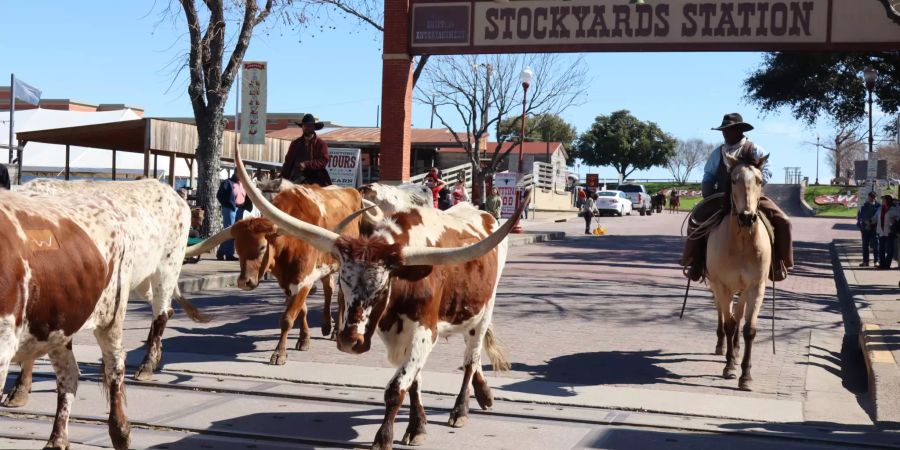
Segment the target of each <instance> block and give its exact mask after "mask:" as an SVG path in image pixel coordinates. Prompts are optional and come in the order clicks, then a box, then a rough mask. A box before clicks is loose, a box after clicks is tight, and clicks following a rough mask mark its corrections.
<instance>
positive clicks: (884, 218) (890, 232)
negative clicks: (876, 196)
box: [875, 195, 900, 270]
mask: <svg viewBox="0 0 900 450" xmlns="http://www.w3.org/2000/svg"><path fill="white" fill-rule="evenodd" d="M875 220H876V227H875V231H876V233H877V234H878V260H877V262H878V268H879V269H882V270H884V269H890V268H891V261H892V260H893V259H894V245H895V243H896V240H897V235H896V228H895V226H894V225H895V224H896V223H897V220H900V208H897V207H896V206H894V198H893V197H891V196H890V195H885V196H883V197H881V208H879V209H878V213H877V214H875Z"/></svg>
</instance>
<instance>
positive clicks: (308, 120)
mask: <svg viewBox="0 0 900 450" xmlns="http://www.w3.org/2000/svg"><path fill="white" fill-rule="evenodd" d="M294 123H295V124H297V126H300V127H302V126H303V125H315V126H316V129H317V130H321V129H322V128H324V127H325V124H324V123H322V122H316V118H315V117H313V115H312V114H304V115H303V119H301V120H300V121H299V122H294Z"/></svg>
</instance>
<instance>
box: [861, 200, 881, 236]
mask: <svg viewBox="0 0 900 450" xmlns="http://www.w3.org/2000/svg"><path fill="white" fill-rule="evenodd" d="M880 207H881V205H879V204H878V203H869V202H865V203H863V204H862V206H860V207H859V211H857V212H856V227H857V228H859V229H860V230H862V231H874V230H875V225H876V224H875V216H876V215H877V214H878V209H879V208H880Z"/></svg>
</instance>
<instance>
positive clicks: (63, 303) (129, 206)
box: [0, 180, 190, 449]
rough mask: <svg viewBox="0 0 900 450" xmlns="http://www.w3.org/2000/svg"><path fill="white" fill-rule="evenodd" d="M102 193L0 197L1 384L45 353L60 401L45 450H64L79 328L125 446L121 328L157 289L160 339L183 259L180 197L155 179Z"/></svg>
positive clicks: (119, 443)
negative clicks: (99, 363)
mask: <svg viewBox="0 0 900 450" xmlns="http://www.w3.org/2000/svg"><path fill="white" fill-rule="evenodd" d="M72 183H73V185H75V186H83V187H85V190H88V189H89V187H90V186H97V185H99V184H100V183H98V184H97V185H90V184H89V183H85V182H72ZM102 187H103V189H96V190H91V191H90V192H88V195H85V194H84V193H78V191H77V190H73V192H68V193H65V194H60V195H55V196H52V197H37V196H26V195H21V194H18V193H13V192H0V248H2V249H3V251H2V252H0V267H2V268H3V270H2V271H0V380H5V379H6V375H7V372H8V370H9V365H10V363H11V362H18V361H28V360H33V359H34V358H36V357H38V356H40V355H42V354H45V353H49V355H50V361H51V363H52V364H53V368H54V371H55V372H56V375H57V398H58V400H57V409H56V419H55V421H54V424H53V432H52V433H51V435H50V439H49V441H48V442H47V447H53V448H68V419H69V414H70V412H71V410H72V404H73V402H74V400H75V391H76V389H77V386H78V366H77V363H76V362H75V357H74V355H73V354H72V336H73V335H74V334H75V333H76V332H77V331H79V330H82V329H93V330H94V336H95V338H96V339H97V343H98V344H99V346H100V349H101V351H102V355H103V380H104V384H105V388H106V389H107V392H108V393H109V402H110V407H109V422H108V423H109V432H110V437H111V439H112V443H113V446H114V447H115V448H117V449H124V448H127V447H128V443H129V440H130V426H129V423H128V419H127V417H126V416H125V391H124V387H125V386H124V382H125V352H124V351H123V349H122V325H123V320H124V318H125V310H126V307H127V304H128V297H129V292H130V291H131V290H132V289H135V288H137V287H139V286H146V283H148V282H149V283H150V285H151V286H152V292H153V300H152V302H151V303H152V305H153V314H154V317H155V318H156V319H155V320H154V323H153V327H152V330H153V331H151V337H155V339H151V340H152V341H154V342H156V341H157V340H158V333H161V332H162V328H163V327H164V326H165V323H166V320H167V319H168V311H169V307H170V299H171V297H172V294H173V292H174V290H175V287H176V284H177V278H178V274H179V272H180V270H181V263H182V260H183V258H184V252H185V242H186V241H187V235H188V226H189V223H190V212H189V210H188V207H187V204H186V203H185V202H184V201H183V200H182V199H181V198H180V197H178V195H177V194H176V193H175V191H173V190H172V189H171V188H169V187H168V186H165V185H163V184H161V183H159V182H158V181H155V180H146V181H133V182H127V183H126V182H118V183H102ZM103 191H108V194H107V193H104V192H103ZM154 333H156V336H154Z"/></svg>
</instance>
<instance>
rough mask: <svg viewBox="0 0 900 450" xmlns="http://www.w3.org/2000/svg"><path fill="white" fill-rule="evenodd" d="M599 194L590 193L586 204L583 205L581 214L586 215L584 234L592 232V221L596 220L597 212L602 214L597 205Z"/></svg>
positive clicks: (586, 197) (586, 198)
mask: <svg viewBox="0 0 900 450" xmlns="http://www.w3.org/2000/svg"><path fill="white" fill-rule="evenodd" d="M596 202H597V194H595V193H593V192H592V193H590V194H588V195H586V196H585V200H584V204H582V205H581V216H582V217H584V234H591V222H592V221H593V220H594V215H595V214H600V211H599V210H597V206H596Z"/></svg>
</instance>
